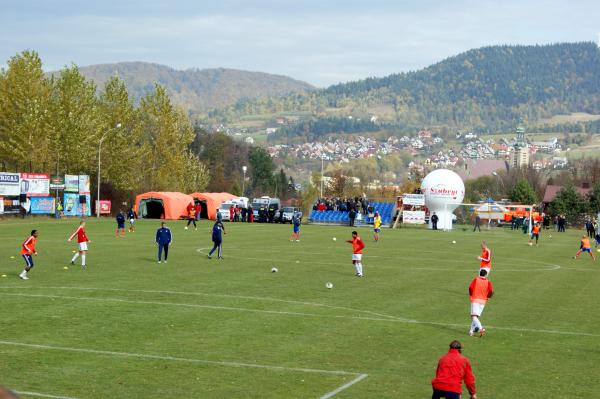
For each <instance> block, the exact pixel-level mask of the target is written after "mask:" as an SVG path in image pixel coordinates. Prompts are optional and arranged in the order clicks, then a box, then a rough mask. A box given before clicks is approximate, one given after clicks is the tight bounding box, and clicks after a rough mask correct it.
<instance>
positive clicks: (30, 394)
mask: <svg viewBox="0 0 600 399" xmlns="http://www.w3.org/2000/svg"><path fill="white" fill-rule="evenodd" d="M14 392H16V393H18V394H19V395H27V396H39V397H40V398H54V399H77V398H73V397H71V396H56V395H49V394H46V393H39V392H29V391H14Z"/></svg>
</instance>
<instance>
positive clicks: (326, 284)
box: [325, 282, 333, 289]
mask: <svg viewBox="0 0 600 399" xmlns="http://www.w3.org/2000/svg"><path fill="white" fill-rule="evenodd" d="M325 287H326V288H327V289H332V288H333V284H332V283H329V282H327V283H325Z"/></svg>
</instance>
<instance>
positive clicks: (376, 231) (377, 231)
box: [373, 229, 381, 233]
mask: <svg viewBox="0 0 600 399" xmlns="http://www.w3.org/2000/svg"><path fill="white" fill-rule="evenodd" d="M380 230H381V229H373V231H374V232H375V233H379V231H380Z"/></svg>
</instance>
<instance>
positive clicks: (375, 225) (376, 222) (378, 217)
mask: <svg viewBox="0 0 600 399" xmlns="http://www.w3.org/2000/svg"><path fill="white" fill-rule="evenodd" d="M380 230H381V215H379V212H375V217H373V239H374V240H375V241H379V231H380Z"/></svg>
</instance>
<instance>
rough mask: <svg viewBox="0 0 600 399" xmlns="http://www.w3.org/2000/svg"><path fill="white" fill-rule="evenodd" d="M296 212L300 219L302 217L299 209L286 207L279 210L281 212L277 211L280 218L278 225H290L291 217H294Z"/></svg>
mask: <svg viewBox="0 0 600 399" xmlns="http://www.w3.org/2000/svg"><path fill="white" fill-rule="evenodd" d="M295 212H297V213H298V214H299V215H300V217H302V212H300V208H298V207H295V206H286V207H284V208H281V210H280V211H279V214H280V217H279V219H280V220H279V222H280V223H292V217H293V216H294V213H295Z"/></svg>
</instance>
